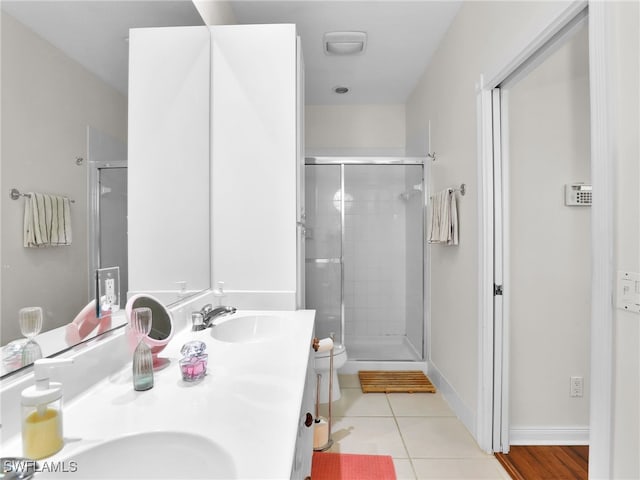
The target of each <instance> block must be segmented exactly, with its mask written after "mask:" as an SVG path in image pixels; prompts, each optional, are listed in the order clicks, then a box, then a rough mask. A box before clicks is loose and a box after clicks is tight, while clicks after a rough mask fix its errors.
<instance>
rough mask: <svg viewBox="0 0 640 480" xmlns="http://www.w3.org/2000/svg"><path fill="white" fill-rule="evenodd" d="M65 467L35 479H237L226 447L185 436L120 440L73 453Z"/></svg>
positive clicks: (157, 434) (173, 434)
mask: <svg viewBox="0 0 640 480" xmlns="http://www.w3.org/2000/svg"><path fill="white" fill-rule="evenodd" d="M43 461H44V460H41V461H40V462H43ZM64 464H65V467H66V468H65V470H66V472H65V473H61V472H57V473H53V472H41V473H38V474H37V475H36V477H35V478H37V479H53V478H69V479H80V478H82V479H85V478H86V479H97V478H102V479H113V480H118V479H133V478H135V479H139V478H147V479H152V478H153V479H176V480H177V479H192V478H213V479H222V478H224V479H232V478H236V468H235V467H234V464H233V461H232V459H231V456H230V455H229V454H228V453H227V452H226V451H225V449H224V448H223V447H221V446H220V445H217V444H216V443H215V442H213V441H211V440H209V439H207V438H205V437H202V436H200V435H194V434H190V433H181V432H147V433H139V434H134V435H126V436H123V437H118V438H115V439H112V440H108V441H106V442H101V443H98V444H96V445H93V446H91V447H88V448H86V449H84V450H82V451H79V452H77V453H75V452H71V453H70V454H69V458H68V459H66V460H64ZM74 466H75V471H74Z"/></svg>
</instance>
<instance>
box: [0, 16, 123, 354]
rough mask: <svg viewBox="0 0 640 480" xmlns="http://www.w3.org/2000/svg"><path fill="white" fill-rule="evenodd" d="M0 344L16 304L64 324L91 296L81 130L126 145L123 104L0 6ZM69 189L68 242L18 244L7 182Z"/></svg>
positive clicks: (19, 220) (12, 331)
mask: <svg viewBox="0 0 640 480" xmlns="http://www.w3.org/2000/svg"><path fill="white" fill-rule="evenodd" d="M1 17H2V42H1V45H2V54H1V55H0V56H1V59H2V82H1V84H2V166H1V168H2V179H1V182H2V189H1V190H2V192H3V194H2V199H1V202H0V203H1V204H2V238H1V245H2V265H3V267H2V271H1V275H2V322H1V325H2V331H1V337H2V343H6V342H8V341H10V340H13V339H15V338H17V337H20V336H21V335H20V331H19V328H18V322H17V314H18V310H19V309H20V308H22V307H25V306H30V305H40V306H42V307H43V308H44V311H45V320H44V321H45V328H47V329H48V328H54V327H58V326H61V325H63V324H66V323H68V322H70V321H71V320H72V319H73V318H74V317H75V315H76V314H77V312H78V311H80V309H81V308H82V307H84V305H86V303H87V302H88V298H89V277H88V267H87V255H88V253H87V242H88V227H87V171H86V163H85V164H83V165H82V166H77V165H76V157H82V158H84V159H85V160H86V159H87V126H89V125H91V126H94V127H96V128H98V129H100V130H102V131H104V132H107V133H108V134H110V135H111V136H113V137H115V138H118V139H119V140H121V141H123V142H125V141H126V138H127V100H126V98H125V97H124V96H122V95H121V94H120V93H119V92H117V91H116V90H115V89H114V88H112V87H110V86H108V85H106V84H105V83H104V82H102V81H101V80H99V79H98V78H97V77H96V76H95V75H93V74H91V73H90V72H89V71H87V70H86V69H85V68H83V67H82V66H80V65H79V64H78V63H77V62H75V61H73V60H72V59H70V58H69V57H67V56H66V55H65V54H63V53H62V52H61V51H60V50H58V49H57V48H55V47H54V46H53V45H51V44H50V43H48V42H47V41H45V40H43V39H42V38H41V37H39V36H37V35H36V34H34V33H33V32H32V31H31V30H29V29H28V28H26V27H25V26H24V25H22V24H21V23H20V22H18V21H17V20H15V19H14V18H13V17H11V16H10V15H8V14H6V13H5V12H2V15H1ZM13 187H15V188H18V189H19V190H20V191H22V192H28V191H41V192H46V193H53V194H63V195H68V196H69V197H71V198H72V199H73V200H75V203H73V204H72V205H71V221H72V228H73V244H72V245H71V246H68V247H51V248H41V249H33V248H30V249H26V248H24V247H23V238H22V229H23V215H24V202H25V200H24V198H21V199H19V200H10V199H9V191H10V189H11V188H13Z"/></svg>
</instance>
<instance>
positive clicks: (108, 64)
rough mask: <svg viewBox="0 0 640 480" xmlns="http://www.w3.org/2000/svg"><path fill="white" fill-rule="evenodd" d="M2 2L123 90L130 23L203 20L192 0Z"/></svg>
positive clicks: (5, 9)
mask: <svg viewBox="0 0 640 480" xmlns="http://www.w3.org/2000/svg"><path fill="white" fill-rule="evenodd" d="M1 6H2V11H3V13H4V12H7V13H8V14H9V15H11V16H12V17H14V18H16V19H17V20H19V21H20V22H21V23H23V24H25V25H26V26H27V27H29V28H30V29H31V30H33V31H35V32H37V33H38V35H40V36H41V37H43V38H44V39H46V40H47V41H49V42H50V43H52V44H53V45H55V46H56V47H58V48H59V49H60V50H62V51H64V52H65V53H66V54H67V55H69V56H70V57H71V58H73V59H74V60H76V61H77V62H79V63H80V64H82V65H84V66H85V67H86V68H87V69H88V70H90V71H92V72H93V73H95V74H96V75H97V76H98V77H100V78H101V79H102V80H104V81H105V82H107V83H108V84H110V85H112V86H114V87H115V88H117V89H118V90H119V91H121V92H122V93H124V94H125V95H126V94H127V85H128V68H129V67H128V63H129V45H128V43H127V40H128V37H129V29H130V28H135V27H168V26H182V25H203V24H204V22H203V21H202V18H201V17H200V14H199V13H198V11H197V10H196V8H195V7H194V5H193V3H192V2H191V1H190V0H161V1H158V0H64V1H60V0H42V1H38V0H1Z"/></svg>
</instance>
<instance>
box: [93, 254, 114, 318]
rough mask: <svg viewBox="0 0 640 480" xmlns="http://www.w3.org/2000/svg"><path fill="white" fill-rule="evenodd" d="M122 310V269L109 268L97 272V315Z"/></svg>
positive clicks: (100, 315) (99, 316)
mask: <svg viewBox="0 0 640 480" xmlns="http://www.w3.org/2000/svg"><path fill="white" fill-rule="evenodd" d="M118 310H120V268H119V267H107V268H99V269H98V270H96V315H97V316H98V318H101V317H102V315H104V314H107V313H113V312H117V311H118Z"/></svg>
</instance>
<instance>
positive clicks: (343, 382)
mask: <svg viewBox="0 0 640 480" xmlns="http://www.w3.org/2000/svg"><path fill="white" fill-rule="evenodd" d="M338 381H339V382H340V388H357V389H360V390H362V389H361V387H360V378H359V377H358V375H356V374H350V375H338Z"/></svg>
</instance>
